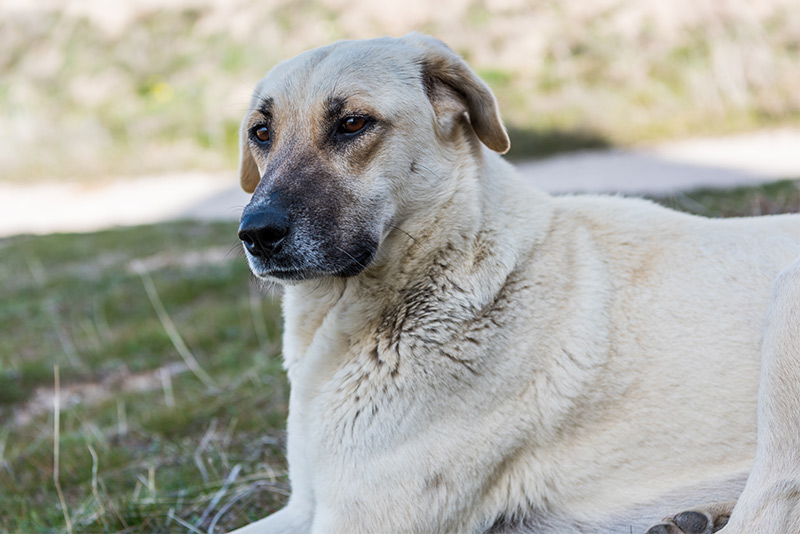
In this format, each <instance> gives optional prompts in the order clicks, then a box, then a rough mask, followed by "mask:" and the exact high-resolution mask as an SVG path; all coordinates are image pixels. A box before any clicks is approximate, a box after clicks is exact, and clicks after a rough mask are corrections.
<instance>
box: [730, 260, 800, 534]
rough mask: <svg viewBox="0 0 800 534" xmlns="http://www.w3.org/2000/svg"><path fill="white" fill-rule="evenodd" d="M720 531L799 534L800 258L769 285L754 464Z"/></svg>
mask: <svg viewBox="0 0 800 534" xmlns="http://www.w3.org/2000/svg"><path fill="white" fill-rule="evenodd" d="M720 532H721V533H724V534H775V533H786V534H790V533H792V534H794V533H798V532H800V258H798V259H797V260H795V262H794V263H793V264H792V265H791V266H790V267H788V268H787V269H786V270H784V271H783V272H782V273H781V274H780V276H779V277H778V279H777V280H776V281H775V284H774V285H773V289H772V300H771V302H770V307H769V309H768V312H767V319H766V322H765V328H764V340H763V346H762V361H761V383H760V389H759V399H758V447H757V451H756V460H755V465H754V466H753V470H752V472H751V473H750V477H749V478H748V480H747V485H746V486H745V489H744V492H743V493H742V496H741V497H740V498H739V501H738V503H737V504H736V507H735V508H734V510H733V514H732V515H731V518H730V522H729V523H728V526H726V527H725V528H724V529H722V530H721V531H720Z"/></svg>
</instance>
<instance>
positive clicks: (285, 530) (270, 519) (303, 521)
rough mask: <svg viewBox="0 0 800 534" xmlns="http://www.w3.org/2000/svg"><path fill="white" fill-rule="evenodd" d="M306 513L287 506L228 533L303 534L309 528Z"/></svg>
mask: <svg viewBox="0 0 800 534" xmlns="http://www.w3.org/2000/svg"><path fill="white" fill-rule="evenodd" d="M310 523H311V517H310V516H309V515H308V513H306V512H304V511H302V510H300V509H299V508H295V507H292V506H287V507H286V508H283V509H281V510H279V511H277V512H275V513H274V514H272V515H270V516H267V517H265V518H264V519H261V520H259V521H256V522H255V523H250V524H249V525H246V526H244V527H242V528H240V529H237V530H234V531H233V532H231V533H230V534H304V533H307V532H309V530H310V528H311V525H310Z"/></svg>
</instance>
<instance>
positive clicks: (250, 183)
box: [239, 117, 261, 193]
mask: <svg viewBox="0 0 800 534" xmlns="http://www.w3.org/2000/svg"><path fill="white" fill-rule="evenodd" d="M246 121H247V117H245V119H244V121H242V126H241V128H240V129H239V150H240V156H239V183H240V184H241V185H242V189H244V190H245V191H247V192H248V193H252V192H253V191H255V190H256V186H257V185H258V182H260V181H261V173H260V172H259V170H258V166H257V165H256V160H254V159H253V154H251V153H250V145H249V144H248V141H247V130H246V127H247V126H246V124H245V122H246Z"/></svg>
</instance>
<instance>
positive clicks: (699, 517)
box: [672, 511, 710, 534]
mask: <svg viewBox="0 0 800 534" xmlns="http://www.w3.org/2000/svg"><path fill="white" fill-rule="evenodd" d="M672 522H673V523H675V525H677V526H678V528H680V529H681V530H682V531H684V532H685V533H686V534H706V533H707V532H710V530H709V528H708V527H709V524H710V521H709V520H708V517H707V516H706V515H705V514H703V513H701V512H691V511H690V512H681V513H679V514H678V515H676V516H675V517H673V518H672Z"/></svg>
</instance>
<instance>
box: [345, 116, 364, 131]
mask: <svg viewBox="0 0 800 534" xmlns="http://www.w3.org/2000/svg"><path fill="white" fill-rule="evenodd" d="M366 125H367V121H366V119H364V118H363V117H345V118H344V119H342V122H341V123H339V132H341V133H344V134H354V133H357V132H360V131H361V130H363V129H364V126H366Z"/></svg>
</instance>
